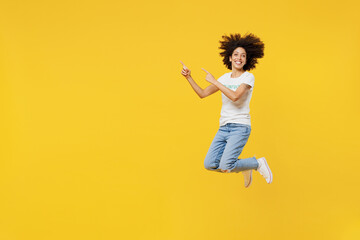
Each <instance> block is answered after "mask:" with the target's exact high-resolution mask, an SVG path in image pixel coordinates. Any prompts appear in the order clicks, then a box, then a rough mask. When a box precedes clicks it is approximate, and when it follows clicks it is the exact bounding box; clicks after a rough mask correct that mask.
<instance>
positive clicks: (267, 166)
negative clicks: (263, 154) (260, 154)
mask: <svg viewBox="0 0 360 240" xmlns="http://www.w3.org/2000/svg"><path fill="white" fill-rule="evenodd" d="M263 159H264V163H265V166H266V169H267V170H269V173H270V181H269V182H268V184H270V183H272V180H273V175H272V172H271V170H270V168H269V165H268V164H267V161H266V159H265V158H263ZM266 182H267V181H266Z"/></svg>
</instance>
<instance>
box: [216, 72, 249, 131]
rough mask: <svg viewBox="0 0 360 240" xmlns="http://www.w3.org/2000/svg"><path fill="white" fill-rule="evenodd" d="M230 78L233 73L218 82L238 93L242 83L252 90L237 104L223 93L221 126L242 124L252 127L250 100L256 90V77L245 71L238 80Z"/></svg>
mask: <svg viewBox="0 0 360 240" xmlns="http://www.w3.org/2000/svg"><path fill="white" fill-rule="evenodd" d="M230 76H231V72H228V73H225V74H224V75H222V76H221V77H220V78H219V79H218V81H219V82H220V83H221V84H223V85H224V86H225V87H227V88H229V89H231V90H233V91H236V89H237V88H238V87H239V86H240V84H242V83H245V84H248V85H250V86H251V88H250V89H249V90H248V91H247V92H246V93H245V94H244V95H242V96H241V98H240V99H239V100H237V101H236V102H233V101H231V100H230V99H229V98H228V97H227V96H225V94H224V93H222V92H221V97H222V108H221V116H220V126H222V125H225V124H227V123H241V124H246V125H250V126H251V121H250V100H251V96H252V92H253V88H254V83H255V77H254V75H253V74H252V73H250V72H248V71H245V72H244V73H243V74H241V75H240V77H237V78H231V77H230Z"/></svg>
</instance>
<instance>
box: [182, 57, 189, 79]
mask: <svg viewBox="0 0 360 240" xmlns="http://www.w3.org/2000/svg"><path fill="white" fill-rule="evenodd" d="M180 62H181V64H182V65H183V69H182V70H181V74H182V75H183V76H184V77H185V78H186V79H187V78H189V77H191V75H190V74H191V71H190V69H188V68H187V67H186V66H185V64H184V63H183V62H182V61H180Z"/></svg>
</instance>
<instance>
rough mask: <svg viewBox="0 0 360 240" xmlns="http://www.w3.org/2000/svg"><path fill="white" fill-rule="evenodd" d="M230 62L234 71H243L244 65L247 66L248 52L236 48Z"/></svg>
mask: <svg viewBox="0 0 360 240" xmlns="http://www.w3.org/2000/svg"><path fill="white" fill-rule="evenodd" d="M230 62H231V66H232V69H234V68H236V69H238V70H241V69H242V68H243V67H244V65H245V64H246V51H245V49H244V48H242V47H238V48H236V49H235V50H234V51H233V53H232V56H230Z"/></svg>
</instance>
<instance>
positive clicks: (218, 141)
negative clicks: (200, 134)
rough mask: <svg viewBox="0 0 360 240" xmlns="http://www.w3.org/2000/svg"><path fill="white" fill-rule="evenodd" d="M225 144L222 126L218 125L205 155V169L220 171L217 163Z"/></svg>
mask: <svg viewBox="0 0 360 240" xmlns="http://www.w3.org/2000/svg"><path fill="white" fill-rule="evenodd" d="M225 146H226V135H225V132H224V131H223V127H222V126H220V128H219V130H218V132H217V133H216V135H215V137H214V139H213V141H212V143H211V145H210V148H209V150H208V152H207V154H206V157H205V161H204V166H205V168H206V169H207V170H211V171H216V172H221V171H220V169H219V164H220V159H221V156H222V155H223V152H224V149H225Z"/></svg>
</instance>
